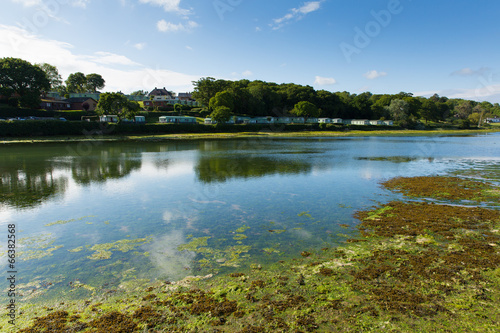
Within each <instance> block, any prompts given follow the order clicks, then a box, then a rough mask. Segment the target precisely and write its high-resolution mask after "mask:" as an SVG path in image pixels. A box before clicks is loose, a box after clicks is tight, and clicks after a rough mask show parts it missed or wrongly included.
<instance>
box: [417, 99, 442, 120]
mask: <svg viewBox="0 0 500 333" xmlns="http://www.w3.org/2000/svg"><path fill="white" fill-rule="evenodd" d="M434 96H436V95H434ZM436 100H439V97H437V99H436V97H434V98H433V97H431V98H429V99H426V100H425V101H424V102H423V103H422V108H421V109H420V116H421V117H422V118H424V119H425V122H426V123H428V122H429V120H438V119H439V115H438V112H439V108H438V105H437V104H436Z"/></svg>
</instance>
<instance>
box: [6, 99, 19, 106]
mask: <svg viewBox="0 0 500 333" xmlns="http://www.w3.org/2000/svg"><path fill="white" fill-rule="evenodd" d="M8 104H9V105H10V106H12V107H14V108H17V107H19V98H17V97H11V98H9V99H8Z"/></svg>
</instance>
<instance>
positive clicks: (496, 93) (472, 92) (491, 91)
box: [414, 82, 500, 103]
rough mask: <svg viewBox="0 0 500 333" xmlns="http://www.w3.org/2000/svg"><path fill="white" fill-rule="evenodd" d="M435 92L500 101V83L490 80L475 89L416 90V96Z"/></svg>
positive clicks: (478, 99)
mask: <svg viewBox="0 0 500 333" xmlns="http://www.w3.org/2000/svg"><path fill="white" fill-rule="evenodd" d="M434 94H438V95H439V96H446V97H448V98H461V99H468V100H473V101H479V102H483V101H488V102H491V103H500V84H499V83H493V82H490V83H488V84H484V85H483V84H479V85H478V86H477V87H476V88H474V89H449V90H428V91H420V92H416V93H415V94H414V95H415V96H424V97H430V96H432V95H434Z"/></svg>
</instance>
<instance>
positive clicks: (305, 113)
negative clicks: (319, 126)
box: [290, 101, 321, 118]
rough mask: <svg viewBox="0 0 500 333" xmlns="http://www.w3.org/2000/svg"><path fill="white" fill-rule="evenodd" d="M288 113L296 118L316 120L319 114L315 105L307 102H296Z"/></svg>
mask: <svg viewBox="0 0 500 333" xmlns="http://www.w3.org/2000/svg"><path fill="white" fill-rule="evenodd" d="M290 112H291V113H292V114H294V115H296V116H297V117H304V118H309V117H313V118H316V117H319V115H320V113H321V111H320V109H318V107H317V106H316V105H314V104H313V103H311V102H307V101H302V102H298V103H297V104H295V107H294V108H293V110H292V111H290Z"/></svg>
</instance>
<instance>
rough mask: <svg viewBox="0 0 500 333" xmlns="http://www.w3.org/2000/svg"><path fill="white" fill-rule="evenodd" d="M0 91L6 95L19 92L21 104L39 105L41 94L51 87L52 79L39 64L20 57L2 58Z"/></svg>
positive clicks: (0, 60)
mask: <svg viewBox="0 0 500 333" xmlns="http://www.w3.org/2000/svg"><path fill="white" fill-rule="evenodd" d="M0 88H1V89H0V93H2V94H3V95H6V96H11V95H14V94H18V95H19V98H20V102H21V106H26V107H37V106H39V105H40V94H41V92H42V91H47V90H49V88H50V81H49V79H48V78H47V75H46V74H45V72H44V71H43V70H42V69H40V67H38V66H34V65H32V64H31V63H29V62H27V61H25V60H22V59H18V58H2V59H0Z"/></svg>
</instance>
